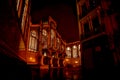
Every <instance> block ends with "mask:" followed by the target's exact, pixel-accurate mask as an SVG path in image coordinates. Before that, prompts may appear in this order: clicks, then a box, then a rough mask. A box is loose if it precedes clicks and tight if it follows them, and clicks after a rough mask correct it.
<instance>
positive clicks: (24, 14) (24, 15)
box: [21, 0, 28, 32]
mask: <svg viewBox="0 0 120 80" xmlns="http://www.w3.org/2000/svg"><path fill="white" fill-rule="evenodd" d="M27 11H28V0H25V7H24V11H23V15H22V22H21V29H22V32H24V27H25V23H26V16H27Z"/></svg>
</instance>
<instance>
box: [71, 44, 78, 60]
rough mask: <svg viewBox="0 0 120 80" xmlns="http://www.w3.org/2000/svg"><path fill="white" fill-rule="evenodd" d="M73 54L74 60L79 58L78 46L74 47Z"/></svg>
mask: <svg viewBox="0 0 120 80" xmlns="http://www.w3.org/2000/svg"><path fill="white" fill-rule="evenodd" d="M72 54H73V58H77V56H78V55H77V46H76V45H74V46H73V47H72Z"/></svg>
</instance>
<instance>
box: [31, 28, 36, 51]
mask: <svg viewBox="0 0 120 80" xmlns="http://www.w3.org/2000/svg"><path fill="white" fill-rule="evenodd" d="M37 42H38V34H37V32H36V31H35V30H33V31H31V32H30V41H29V50H30V51H37Z"/></svg>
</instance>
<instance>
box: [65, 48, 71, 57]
mask: <svg viewBox="0 0 120 80" xmlns="http://www.w3.org/2000/svg"><path fill="white" fill-rule="evenodd" d="M66 55H67V58H71V48H70V47H67V48H66Z"/></svg>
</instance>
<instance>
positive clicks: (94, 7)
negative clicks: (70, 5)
mask: <svg viewBox="0 0 120 80" xmlns="http://www.w3.org/2000/svg"><path fill="white" fill-rule="evenodd" d="M114 3H115V2H114V1H112V0H76V5H77V16H78V25H79V36H80V41H81V55H82V69H83V76H85V77H84V78H85V80H86V79H87V80H89V79H98V78H100V79H104V77H105V78H115V76H114V75H117V74H115V73H116V72H115V68H116V66H117V65H118V64H119V61H120V60H119V59H120V57H119V55H120V54H119V53H120V51H119V50H118V49H119V46H120V45H119V41H118V40H119V38H116V36H115V35H119V22H117V19H116V18H117V17H118V16H119V13H118V11H117V10H116V9H115V4H114ZM118 37H119V36H118ZM116 43H117V45H116Z"/></svg>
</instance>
